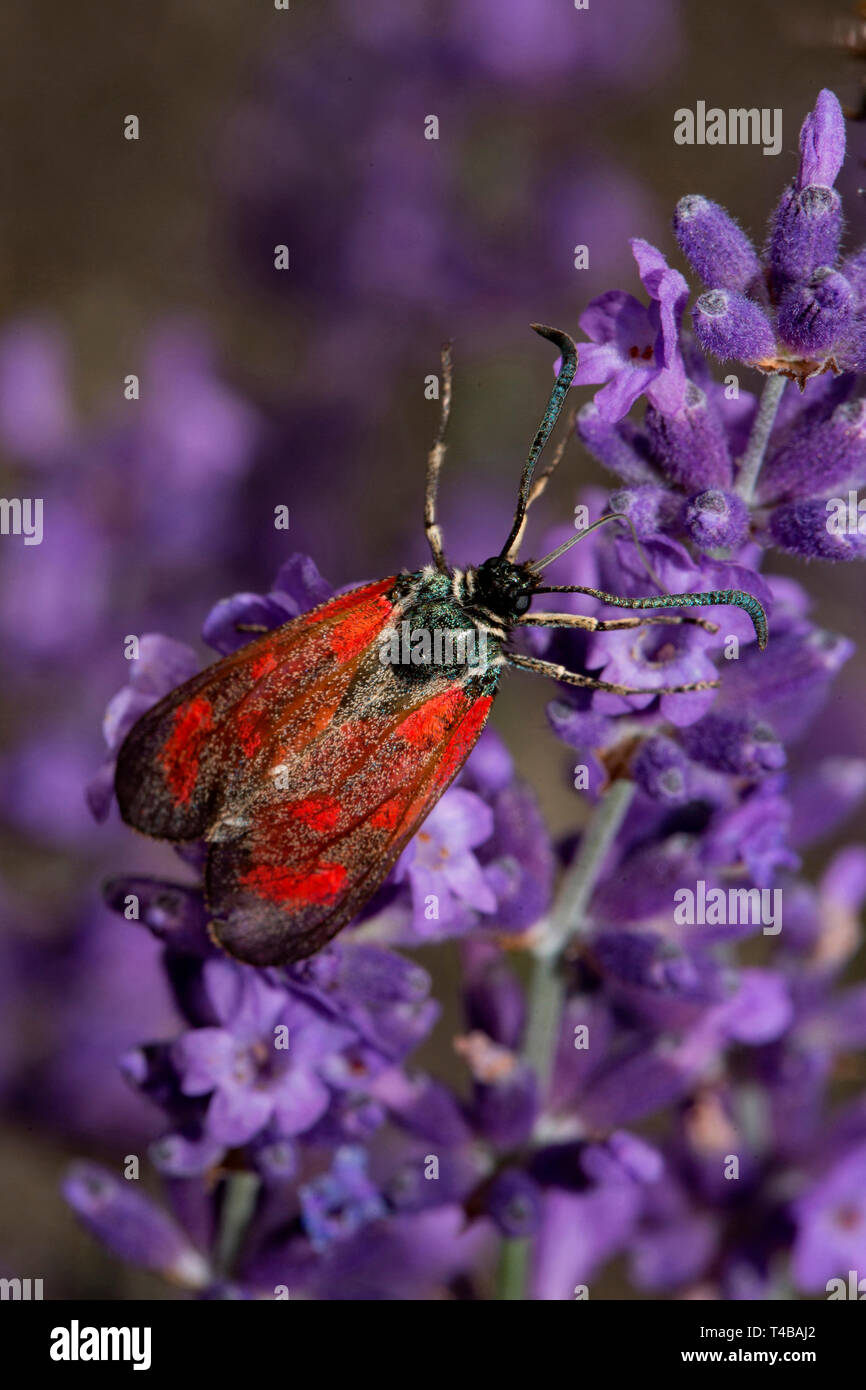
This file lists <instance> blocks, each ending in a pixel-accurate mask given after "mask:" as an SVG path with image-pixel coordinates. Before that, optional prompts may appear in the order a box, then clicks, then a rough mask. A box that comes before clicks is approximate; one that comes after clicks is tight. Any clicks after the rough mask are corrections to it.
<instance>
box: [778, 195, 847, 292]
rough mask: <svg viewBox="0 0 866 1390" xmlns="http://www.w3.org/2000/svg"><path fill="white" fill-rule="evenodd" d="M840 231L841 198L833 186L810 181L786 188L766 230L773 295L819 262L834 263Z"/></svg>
mask: <svg viewBox="0 0 866 1390" xmlns="http://www.w3.org/2000/svg"><path fill="white" fill-rule="evenodd" d="M841 234H842V200H841V198H840V197H839V194H838V193H837V192H836V190H835V188H826V187H824V185H823V184H815V183H810V184H808V185H807V186H806V187H805V188H801V189H797V188H789V189H786V191H785V192H784V193H783V194H782V197H781V199H780V200H779V206H778V207H777V209H776V212H775V215H774V217H773V225H772V229H771V232H770V250H769V259H770V269H771V271H772V279H773V286H774V288H775V290H776V292H777V294H778V293H781V292H782V291H783V290H784V289H785V287H786V286H787V285H789V284H796V283H798V282H799V281H801V280H806V279H808V277H809V276H810V275H813V274H814V272H815V271H816V270H818V269H819V268H820V267H821V266H822V265H835V264H836V257H837V255H838V253H839V238H840V236H841Z"/></svg>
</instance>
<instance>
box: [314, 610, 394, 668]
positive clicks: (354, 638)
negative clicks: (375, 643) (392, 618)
mask: <svg viewBox="0 0 866 1390" xmlns="http://www.w3.org/2000/svg"><path fill="white" fill-rule="evenodd" d="M392 608H393V604H391V602H390V601H389V600H388V599H386V598H383V597H381V596H380V597H378V598H373V599H368V600H366V601H365V602H364V603H362V604H359V605H358V606H357V608H355V609H353V610H352V611H351V612H349V613H347V614H346V616H345V618H342V619H341V620H340V622H339V623H337V625H336V626H335V627H334V628H333V629H332V631H331V632H330V633H329V635H328V641H329V644H330V647H331V651H332V652H333V653H334V656H335V657H336V658H337V660H338V661H348V660H349V658H350V657H353V656H357V654H358V652H361V651H363V650H364V648H365V647H368V646H369V645H370V643H371V642H372V640H373V638H374V637H376V636H377V635H378V633H380V632H381V631H382V628H383V627H384V625H385V621H386V619H387V618H388V616H389V614H390V613H391V611H392Z"/></svg>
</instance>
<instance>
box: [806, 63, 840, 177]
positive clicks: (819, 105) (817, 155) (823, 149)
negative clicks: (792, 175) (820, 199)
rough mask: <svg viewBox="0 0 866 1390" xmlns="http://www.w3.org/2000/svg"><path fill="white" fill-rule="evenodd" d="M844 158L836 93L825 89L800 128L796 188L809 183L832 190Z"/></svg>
mask: <svg viewBox="0 0 866 1390" xmlns="http://www.w3.org/2000/svg"><path fill="white" fill-rule="evenodd" d="M844 158H845V117H844V115H843V114H842V107H841V106H840V105H839V98H838V97H837V96H836V93H835V92H831V91H829V90H828V89H827V88H826V87H825V88H824V89H823V91H821V92H819V94H818V100H817V101H816V102H815V109H814V111H810V112H809V115H808V116H807V117H806V119H805V121H804V122H803V124H802V126H801V127H800V170H799V173H798V175H797V187H798V188H805V187H806V186H807V184H810V183H812V184H823V185H824V186H825V187H826V188H832V187H833V184H834V183H835V182H836V178H837V176H838V173H839V170H840V169H841V168H842V163H843V160H844Z"/></svg>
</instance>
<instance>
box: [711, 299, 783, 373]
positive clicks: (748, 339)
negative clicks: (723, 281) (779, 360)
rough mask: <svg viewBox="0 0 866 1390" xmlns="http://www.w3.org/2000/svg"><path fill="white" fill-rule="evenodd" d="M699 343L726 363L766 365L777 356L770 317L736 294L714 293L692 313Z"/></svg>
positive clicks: (750, 301)
mask: <svg viewBox="0 0 866 1390" xmlns="http://www.w3.org/2000/svg"><path fill="white" fill-rule="evenodd" d="M692 320H693V322H694V325H695V333H696V335H697V339H698V342H699V343H700V345H701V347H702V348H703V349H704V351H705V352H710V353H712V354H713V356H714V357H720V358H721V359H722V360H723V361H725V360H727V359H728V358H731V357H733V358H736V360H737V361H739V362H748V363H754V362H762V361H765V360H766V359H767V358H769V357H773V356H775V351H776V340H775V338H774V336H773V330H772V328H771V327H770V323H769V321H768V319H767V316H766V314H765V313H764V311H763V310H762V309H761V307H760V305H758V304H756V303H755V301H754V300H753V299H747V298H746V296H745V295H744V294H738V293H736V291H734V290H710V291H709V293H708V294H702V295H701V297H700V299H699V300H698V301H697V303H696V304H695V307H694V309H693V310H692Z"/></svg>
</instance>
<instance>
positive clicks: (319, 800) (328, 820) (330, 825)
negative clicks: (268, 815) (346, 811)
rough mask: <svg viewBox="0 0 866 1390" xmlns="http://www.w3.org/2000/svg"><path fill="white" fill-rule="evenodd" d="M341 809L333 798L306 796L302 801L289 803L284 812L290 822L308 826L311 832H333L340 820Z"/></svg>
mask: <svg viewBox="0 0 866 1390" xmlns="http://www.w3.org/2000/svg"><path fill="white" fill-rule="evenodd" d="M341 810H342V807H341V806H340V803H339V801H338V800H337V799H336V797H333V796H308V797H306V798H305V799H304V800H303V801H291V802H289V804H288V805H287V806H286V812H287V814H288V815H289V816H291V818H292V820H299V821H300V822H301V824H302V825H309V826H310V827H311V828H312V829H313V830H321V831H323V832H324V831H326V830H333V829H334V828H335V827H336V824H337V821H338V820H339V819H340V811H341Z"/></svg>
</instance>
